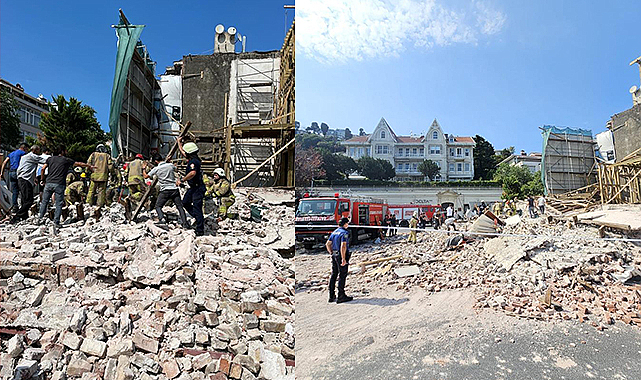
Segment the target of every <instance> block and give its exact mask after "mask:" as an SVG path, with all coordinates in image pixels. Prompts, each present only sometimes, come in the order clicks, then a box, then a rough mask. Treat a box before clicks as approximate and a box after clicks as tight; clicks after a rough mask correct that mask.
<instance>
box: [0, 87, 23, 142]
mask: <svg viewBox="0 0 641 380" xmlns="http://www.w3.org/2000/svg"><path fill="white" fill-rule="evenodd" d="M21 138H22V134H21V133H20V116H18V102H16V99H15V98H14V97H13V95H12V94H11V92H10V91H9V90H7V89H5V88H4V87H3V88H2V89H1V90H0V147H2V148H3V149H6V150H11V149H14V148H16V147H17V146H18V144H19V143H20V140H21Z"/></svg>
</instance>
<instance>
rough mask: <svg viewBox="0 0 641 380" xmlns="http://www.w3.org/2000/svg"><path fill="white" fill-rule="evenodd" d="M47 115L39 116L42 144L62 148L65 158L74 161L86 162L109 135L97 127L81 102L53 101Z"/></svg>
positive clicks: (94, 117) (98, 124)
mask: <svg viewBox="0 0 641 380" xmlns="http://www.w3.org/2000/svg"><path fill="white" fill-rule="evenodd" d="M53 101H54V103H55V104H56V105H57V106H54V107H53V108H52V109H51V112H49V113H48V114H45V115H43V116H42V120H41V121H40V129H42V132H43V133H44V137H43V139H42V140H43V141H42V143H43V144H44V145H46V146H48V147H55V146H58V145H61V144H62V145H65V146H66V148H67V152H68V156H69V157H70V158H72V159H74V160H76V161H86V160H87V158H88V157H89V154H91V152H93V151H94V149H95V148H96V145H98V144H103V143H105V142H106V141H107V140H109V134H108V133H106V132H105V131H103V130H102V129H101V128H100V123H99V122H98V120H97V119H96V116H95V114H96V111H95V110H94V109H93V108H91V107H90V106H88V105H82V102H81V101H79V100H77V99H75V98H70V99H69V101H67V100H66V99H65V97H64V96H63V95H58V96H57V97H54V98H53Z"/></svg>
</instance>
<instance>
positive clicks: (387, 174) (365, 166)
mask: <svg viewBox="0 0 641 380" xmlns="http://www.w3.org/2000/svg"><path fill="white" fill-rule="evenodd" d="M358 171H359V173H361V175H363V176H365V177H366V178H368V179H373V180H383V181H385V180H390V179H392V178H394V177H396V170H394V166H392V164H391V163H390V162H389V161H387V160H383V159H380V158H372V157H369V156H366V157H363V158H361V159H360V160H358Z"/></svg>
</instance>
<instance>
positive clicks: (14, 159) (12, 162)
mask: <svg viewBox="0 0 641 380" xmlns="http://www.w3.org/2000/svg"><path fill="white" fill-rule="evenodd" d="M25 154H27V144H24V143H23V144H20V147H19V148H18V149H16V150H14V151H13V152H11V153H9V155H8V156H7V158H6V159H5V160H4V162H3V163H2V169H0V178H2V177H4V168H5V167H6V166H7V163H9V186H10V188H11V209H12V210H13V211H14V212H15V211H16V210H17V209H18V174H17V171H18V166H19V165H20V158H22V156H24V155H25Z"/></svg>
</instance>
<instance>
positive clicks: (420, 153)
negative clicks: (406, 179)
mask: <svg viewBox="0 0 641 380" xmlns="http://www.w3.org/2000/svg"><path fill="white" fill-rule="evenodd" d="M418 155H419V156H421V157H423V156H425V148H421V149H419V150H418Z"/></svg>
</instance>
